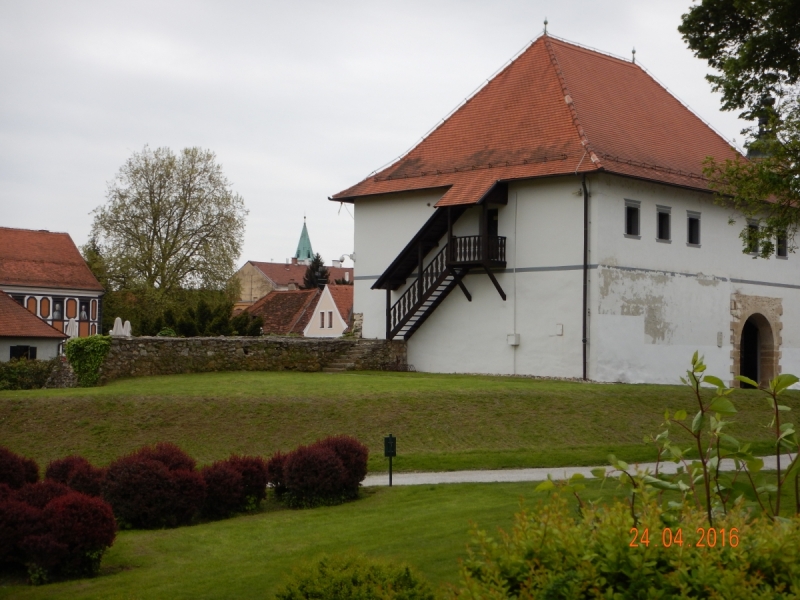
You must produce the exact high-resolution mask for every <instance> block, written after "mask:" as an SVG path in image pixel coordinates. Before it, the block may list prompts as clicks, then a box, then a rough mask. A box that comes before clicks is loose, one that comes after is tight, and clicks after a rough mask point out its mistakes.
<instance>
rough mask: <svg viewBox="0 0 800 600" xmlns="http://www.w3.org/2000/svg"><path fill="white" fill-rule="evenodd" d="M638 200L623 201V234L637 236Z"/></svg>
mask: <svg viewBox="0 0 800 600" xmlns="http://www.w3.org/2000/svg"><path fill="white" fill-rule="evenodd" d="M639 207H640V204H639V202H636V201H634V200H626V201H625V235H628V236H631V237H639V236H640V235H641V234H640V233H639Z"/></svg>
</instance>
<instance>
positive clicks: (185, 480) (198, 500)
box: [170, 471, 207, 525]
mask: <svg viewBox="0 0 800 600" xmlns="http://www.w3.org/2000/svg"><path fill="white" fill-rule="evenodd" d="M170 474H171V476H172V481H173V482H174V483H175V500H174V505H173V511H174V515H175V524H176V525H188V524H189V523H191V522H192V521H193V520H194V518H195V517H196V516H197V515H198V514H200V511H201V510H203V506H204V504H205V501H206V488H207V486H206V482H205V480H204V479H203V476H202V475H201V474H200V473H198V472H197V471H172V472H171V473H170Z"/></svg>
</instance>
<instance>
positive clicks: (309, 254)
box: [294, 217, 314, 260]
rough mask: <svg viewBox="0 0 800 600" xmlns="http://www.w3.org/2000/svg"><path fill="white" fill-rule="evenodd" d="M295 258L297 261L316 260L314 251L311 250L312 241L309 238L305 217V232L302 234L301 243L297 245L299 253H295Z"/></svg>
mask: <svg viewBox="0 0 800 600" xmlns="http://www.w3.org/2000/svg"><path fill="white" fill-rule="evenodd" d="M294 257H295V258H296V259H297V260H312V259H313V258H314V251H313V250H312V249H311V240H310V239H309V237H308V229H307V228H306V218H305V217H303V231H302V232H301V233H300V241H299V242H298V243H297V252H295V255H294Z"/></svg>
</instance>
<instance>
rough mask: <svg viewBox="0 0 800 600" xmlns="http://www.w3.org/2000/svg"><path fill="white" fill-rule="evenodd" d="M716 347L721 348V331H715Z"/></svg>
mask: <svg viewBox="0 0 800 600" xmlns="http://www.w3.org/2000/svg"><path fill="white" fill-rule="evenodd" d="M717 348H722V332H721V331H718V332H717Z"/></svg>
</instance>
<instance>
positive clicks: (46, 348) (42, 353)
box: [0, 337, 61, 362]
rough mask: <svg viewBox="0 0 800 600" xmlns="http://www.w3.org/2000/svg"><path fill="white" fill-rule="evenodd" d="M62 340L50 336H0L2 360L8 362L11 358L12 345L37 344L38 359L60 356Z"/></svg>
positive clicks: (0, 359)
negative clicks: (59, 349)
mask: <svg viewBox="0 0 800 600" xmlns="http://www.w3.org/2000/svg"><path fill="white" fill-rule="evenodd" d="M60 343H61V342H60V341H59V340H53V339H50V338H8V337H3V338H0V362H8V361H9V360H10V358H11V346H36V358H37V359H38V360H50V359H51V358H55V357H56V356H58V346H59V344H60Z"/></svg>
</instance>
